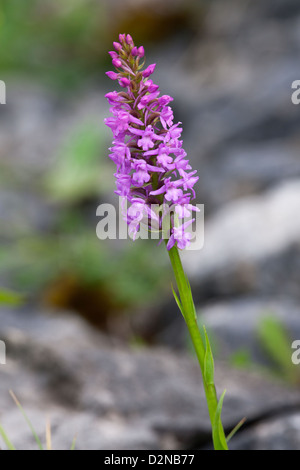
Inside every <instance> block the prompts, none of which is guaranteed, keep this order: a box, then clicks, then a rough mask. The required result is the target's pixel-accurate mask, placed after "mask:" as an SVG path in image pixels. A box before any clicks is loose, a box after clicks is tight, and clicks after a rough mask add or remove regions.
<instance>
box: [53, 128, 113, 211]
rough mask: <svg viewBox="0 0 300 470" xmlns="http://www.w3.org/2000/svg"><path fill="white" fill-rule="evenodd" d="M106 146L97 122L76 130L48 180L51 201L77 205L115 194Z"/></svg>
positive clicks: (59, 154) (63, 149)
mask: <svg viewBox="0 0 300 470" xmlns="http://www.w3.org/2000/svg"><path fill="white" fill-rule="evenodd" d="M104 147H105V146H104V136H103V134H102V133H101V132H100V129H99V126H98V125H96V124H95V123H93V122H87V123H81V124H80V126H78V127H77V128H75V129H73V131H72V132H71V135H70V136H69V137H68V139H67V141H66V142H65V144H64V145H63V147H62V148H61V149H60V151H59V153H58V155H57V159H56V163H55V164H54V165H53V167H52V169H51V171H50V173H49V174H48V175H47V177H46V181H45V185H46V191H47V193H48V194H49V196H50V199H51V200H54V201H56V202H62V203H76V202H79V201H81V200H82V199H84V198H85V197H91V196H95V195H99V193H100V192H105V191H108V190H111V191H112V189H113V179H112V175H111V168H110V165H109V160H108V159H107V158H106V159H105V160H104V158H103V155H104V154H103V151H102V149H103V148H104ZM101 153H102V154H101ZM106 153H107V151H106ZM106 153H105V156H106Z"/></svg>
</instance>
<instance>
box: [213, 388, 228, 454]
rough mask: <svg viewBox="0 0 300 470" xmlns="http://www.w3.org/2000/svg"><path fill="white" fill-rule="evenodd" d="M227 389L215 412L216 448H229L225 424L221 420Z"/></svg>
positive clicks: (214, 435) (214, 432)
mask: <svg viewBox="0 0 300 470" xmlns="http://www.w3.org/2000/svg"><path fill="white" fill-rule="evenodd" d="M225 393H226V390H224V392H223V394H222V396H221V398H220V400H219V403H218V406H217V410H216V414H215V419H214V425H213V441H214V447H215V450H228V446H227V442H226V437H225V434H224V430H223V425H222V421H221V414H222V407H223V401H224V396H225Z"/></svg>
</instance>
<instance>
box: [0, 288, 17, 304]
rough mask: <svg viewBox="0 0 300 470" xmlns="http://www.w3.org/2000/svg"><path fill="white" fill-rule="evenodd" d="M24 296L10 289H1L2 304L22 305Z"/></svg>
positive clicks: (0, 298)
mask: <svg viewBox="0 0 300 470" xmlns="http://www.w3.org/2000/svg"><path fill="white" fill-rule="evenodd" d="M21 302H22V297H21V296H20V295H19V294H17V293H15V292H12V291H10V290H7V289H0V305H20V304H21Z"/></svg>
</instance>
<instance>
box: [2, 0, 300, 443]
mask: <svg viewBox="0 0 300 470" xmlns="http://www.w3.org/2000/svg"><path fill="white" fill-rule="evenodd" d="M144 3H145V4H147V1H146V0H145V2H144ZM167 3H168V2H167ZM167 3H166V5H167ZM190 3H191V2H187V5H189V6H188V8H187V9H185V13H184V15H189V13H187V12H188V11H189V8H191V11H193V10H192V7H191V6H190ZM206 3H207V6H206V7H205V9H204V12H205V14H204V15H202V16H201V29H200V19H199V24H198V23H197V21H198V20H196V19H195V18H194V19H193V21H187V22H185V23H184V27H183V29H182V31H181V30H180V31H179V32H178V34H176V35H174V36H172V38H171V39H169V40H164V41H163V42H162V43H161V44H160V46H159V47H158V46H154V47H153V49H152V50H151V53H150V54H149V60H150V61H151V60H152V59H153V60H155V61H156V62H157V63H158V67H157V72H156V75H155V79H156V80H157V82H159V83H160V85H161V88H162V90H163V92H164V93H169V94H171V95H172V96H174V98H175V100H174V104H175V112H176V116H177V117H178V119H180V120H181V121H183V123H184V129H185V134H184V142H185V148H186V150H187V151H188V153H189V155H190V157H191V160H192V162H193V166H195V168H198V169H199V175H200V181H199V183H198V191H197V194H198V202H199V203H204V204H205V215H206V217H205V247H204V249H203V250H201V251H191V252H188V253H186V254H185V255H184V264H185V267H186V271H187V273H188V275H189V277H190V279H191V283H192V286H193V290H194V293H195V299H196V302H197V308H198V311H199V319H200V321H201V322H202V323H204V324H205V325H206V326H207V327H208V329H209V330H210V332H211V335H212V339H213V343H214V345H215V347H216V355H217V358H218V360H217V376H218V377H217V384H218V388H219V392H222V390H223V389H224V388H226V389H227V395H226V399H225V404H224V423H225V427H226V430H227V431H230V430H231V429H232V428H233V427H234V426H235V424H236V423H237V422H238V421H239V420H240V419H242V418H243V417H244V416H246V417H247V422H246V424H245V425H244V427H243V429H242V430H241V431H240V432H239V434H238V435H237V436H236V437H235V438H234V439H233V440H232V443H231V448H232V449H251V450H254V449H270V450H272V449H284V450H288V449H299V448H300V416H299V413H300V411H299V410H300V408H299V407H300V394H299V380H298V379H297V375H298V374H299V376H300V373H298V370H297V367H298V368H299V366H293V367H294V369H293V371H294V372H293V374H292V376H293V384H291V381H288V378H287V377H285V379H286V380H283V377H282V376H280V377H277V378H276V377H275V376H274V375H272V374H271V373H270V368H269V365H270V362H272V358H271V359H270V357H267V356H266V354H265V353H264V351H263V344H262V342H261V341H260V340H259V336H258V334H257V331H258V329H259V326H260V325H261V322H262V319H263V318H265V317H266V316H269V317H270V316H272V318H275V319H277V320H278V321H279V322H280V323H281V324H282V325H283V328H285V329H286V332H287V335H288V336H287V338H288V340H287V341H290V343H291V341H292V340H294V339H300V316H299V304H300V297H299V281H300V223H299V217H298V208H299V203H300V157H299V150H300V140H299V137H298V128H299V126H300V108H299V107H297V106H294V105H292V103H291V84H292V82H293V81H294V80H297V79H300V74H299V67H298V63H297V57H298V55H299V50H300V34H299V25H300V7H299V2H297V1H296V0H276V1H274V0H273V1H272V2H271V1H265V2H246V1H245V2H241V1H240V0H226V1H223V2H219V1H213V2H209V4H208V2H206ZM131 5H134V2H131ZM177 8H178V11H179V12H180V15H181V14H182V4H181V2H180V1H178V2H176V11H177ZM229 11H230V14H228V12H229ZM162 15H167V13H166V12H163V13H162ZM180 15H179V16H180ZM199 18H200V17H199ZM195 31H197V33H195ZM170 76H171V77H172V79H171V80H170ZM25 88H26V93H24V83H23V84H22V86H21V85H20V84H19V83H17V82H12V84H11V87H10V97H9V100H8V104H7V106H6V107H5V110H2V108H1V114H0V122H1V128H0V167H1V174H2V179H1V185H2V188H1V189H0V218H1V221H3V223H1V227H0V237H1V240H4V241H5V242H7V240H8V239H16V240H18V238H20V237H22V236H24V234H25V235H26V234H28V233H29V231H30V230H32V228H34V229H35V230H37V231H39V232H43V231H45V232H47V231H49V230H52V229H53V220H55V219H56V217H57V215H56V207H55V205H53V203H52V202H51V203H50V202H49V200H48V199H47V196H46V195H45V194H44V193H43V191H41V186H40V182H41V180H42V179H43V177H44V176H45V175H47V173H48V172H49V171H51V167H52V165H53V164H54V162H55V157H56V156H57V152H58V149H61V146H62V144H63V142H64V141H65V138H66V135H69V133H70V132H73V131H74V128H75V129H76V126H77V125H78V124H80V123H82V122H89V123H91V124H92V125H93V126H96V127H97V126H98V127H100V126H101V122H102V120H103V117H104V116H105V114H106V113H107V111H108V110H107V105H106V103H105V100H104V98H103V95H104V91H105V89H107V88H108V85H107V83H106V84H105V85H104V84H103V85H101V84H100V86H97V87H95V88H94V89H93V90H91V89H90V87H87V88H85V89H83V90H82V91H81V93H80V94H78V96H76V97H73V96H71V97H70V96H68V97H62V96H61V95H60V96H58V95H56V94H55V93H53V92H49V90H46V89H45V88H43V87H42V86H40V85H36V84H34V83H31V84H29V83H28V85H26V86H25ZM104 132H106V131H104ZM105 139H106V140H107V144H108V140H109V137H108V134H104V135H103V140H104V141H105ZM105 145H106V144H105ZM111 173H112V172H111ZM3 175H4V176H3ZM9 179H10V180H11V181H13V182H14V185H13V186H11V185H8V184H7V181H8V180H9ZM104 180H105V178H104ZM2 183H3V184H2ZM101 184H103V191H102V196H101V197H104V195H105V194H108V193H106V191H107V186H105V181H102V182H101ZM107 197H109V200H111V196H107ZM93 198H94V199H93V202H95V204H97V199H96V198H95V196H93ZM1 276H2V277H1V284H2V283H4V284H5V281H6V279H5V275H3V274H2V275H1ZM132 328H133V331H134V332H135V333H136V334H137V335H140V336H151V342H152V344H154V345H155V346H153V347H152V348H146V347H139V348H136V349H135V348H133V347H129V346H128V345H125V344H124V343H123V342H122V341H121V340H117V339H115V338H114V339H112V338H111V337H108V336H106V335H105V334H102V333H100V332H96V331H95V330H94V329H92V328H91V327H89V326H87V325H86V324H85V322H84V321H83V320H81V319H79V318H78V317H77V316H74V315H73V314H72V313H67V314H66V313H63V312H52V311H44V309H41V308H40V307H36V305H34V303H33V304H32V306H31V307H29V306H23V307H21V308H19V309H13V310H7V309H4V308H1V310H0V338H1V339H2V340H5V341H6V343H7V365H6V366H0V368H1V369H0V374H1V380H0V395H1V400H0V403H1V406H0V421H1V424H2V425H3V426H4V427H5V429H6V430H7V432H8V434H9V435H10V436H11V439H12V440H13V442H14V443H15V445H16V446H17V447H18V448H33V447H34V443H33V440H32V438H31V436H30V433H29V432H28V429H27V428H26V424H25V422H24V421H23V418H22V416H21V415H20V412H19V410H18V409H17V408H16V407H15V405H14V403H13V402H12V400H11V398H10V396H9V394H8V390H9V389H12V390H13V391H14V392H15V393H16V395H17V396H18V398H19V399H20V400H21V401H22V404H23V405H24V407H25V408H26V412H27V413H28V415H30V417H31V418H32V421H33V422H34V424H35V426H36V428H37V431H38V432H39V433H43V432H44V428H45V422H46V419H47V416H48V415H49V417H50V419H51V422H52V427H53V443H54V447H55V448H68V447H69V446H70V445H71V441H72V439H73V436H74V434H75V433H76V434H78V440H77V447H78V448H79V449H178V448H180V449H192V448H197V449H205V448H209V442H210V437H209V421H208V416H207V412H206V408H205V403H204V400H203V391H202V387H201V381H200V378H199V372H198V368H197V365H196V364H195V362H194V360H193V359H192V358H191V357H190V354H189V353H188V351H187V339H186V335H185V333H184V331H185V329H184V325H183V323H182V320H181V318H180V315H178V313H177V311H176V308H175V306H174V302H173V300H171V299H170V298H164V299H162V302H161V303H160V302H159V306H158V307H157V308H155V310H154V311H151V312H149V311H148V310H147V311H145V312H141V314H140V315H139V316H138V317H135V318H134V319H132ZM275 349H276V347H275ZM241 351H242V352H245V351H246V352H247V354H248V355H250V358H251V364H250V365H249V364H248V366H247V368H245V369H244V370H238V369H237V368H235V367H233V366H232V364H233V362H232V360H231V359H232V357H233V356H234V355H236V354H239V353H241ZM291 352H292V351H289V350H285V351H282V354H283V355H285V356H286V357H285V358H284V361H283V362H285V363H287V362H288V360H289V358H288V355H289V353H290V354H291Z"/></svg>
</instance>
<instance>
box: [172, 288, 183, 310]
mask: <svg viewBox="0 0 300 470" xmlns="http://www.w3.org/2000/svg"><path fill="white" fill-rule="evenodd" d="M171 287H172V292H173V295H174V299H175V301H176V303H177V305H178V308H179V310H180V311H181V313H182V316H183V318H184V313H183V308H182V305H181V302H180V300H179V298H178V295H177V294H176V292H175V290H174V288H173V286H171Z"/></svg>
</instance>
